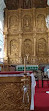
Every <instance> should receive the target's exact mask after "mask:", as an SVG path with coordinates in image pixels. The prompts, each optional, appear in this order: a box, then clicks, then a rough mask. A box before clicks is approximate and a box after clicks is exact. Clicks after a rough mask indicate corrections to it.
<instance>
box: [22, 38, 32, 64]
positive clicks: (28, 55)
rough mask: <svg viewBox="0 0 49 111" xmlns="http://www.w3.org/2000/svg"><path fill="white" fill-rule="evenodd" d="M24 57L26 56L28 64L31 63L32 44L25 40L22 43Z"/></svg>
mask: <svg viewBox="0 0 49 111" xmlns="http://www.w3.org/2000/svg"><path fill="white" fill-rule="evenodd" d="M23 52H24V56H26V60H27V63H28V64H29V63H30V61H31V54H32V42H31V40H30V39H26V40H25V41H24V51H23Z"/></svg>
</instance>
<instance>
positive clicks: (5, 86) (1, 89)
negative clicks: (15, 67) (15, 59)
mask: <svg viewBox="0 0 49 111" xmlns="http://www.w3.org/2000/svg"><path fill="white" fill-rule="evenodd" d="M1 79H2V82H1ZM1 79H0V111H7V110H8V111H13V110H14V111H16V110H17V111H20V110H24V109H25V108H27V109H28V110H29V108H30V96H31V95H30V94H31V92H30V89H31V88H30V77H27V78H26V79H28V80H27V81H28V82H27V83H26V84H28V90H27V91H28V95H29V103H27V102H26V101H27V98H25V103H24V102H23V86H24V81H23V82H21V79H23V78H22V77H15V81H14V82H11V81H13V77H10V78H8V77H7V78H1ZM5 79H7V81H8V82H6V80H5ZM17 79H18V82H17ZM3 81H4V82H3ZM25 97H26V96H25Z"/></svg>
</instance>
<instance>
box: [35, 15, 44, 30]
mask: <svg viewBox="0 0 49 111" xmlns="http://www.w3.org/2000/svg"><path fill="white" fill-rule="evenodd" d="M45 27H46V23H45V17H44V15H42V14H39V15H38V17H37V30H38V31H40V30H41V31H43V30H45Z"/></svg>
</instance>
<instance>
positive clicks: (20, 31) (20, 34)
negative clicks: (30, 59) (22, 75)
mask: <svg viewBox="0 0 49 111" xmlns="http://www.w3.org/2000/svg"><path fill="white" fill-rule="evenodd" d="M19 42H20V44H19V63H20V64H22V57H21V47H22V30H21V8H20V9H19Z"/></svg>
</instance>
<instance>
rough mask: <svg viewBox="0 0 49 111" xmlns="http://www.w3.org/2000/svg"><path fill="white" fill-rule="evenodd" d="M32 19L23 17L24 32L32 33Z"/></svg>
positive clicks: (27, 16) (28, 16)
mask: <svg viewBox="0 0 49 111" xmlns="http://www.w3.org/2000/svg"><path fill="white" fill-rule="evenodd" d="M30 28H31V17H30V15H24V17H23V30H25V31H31V30H30Z"/></svg>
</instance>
